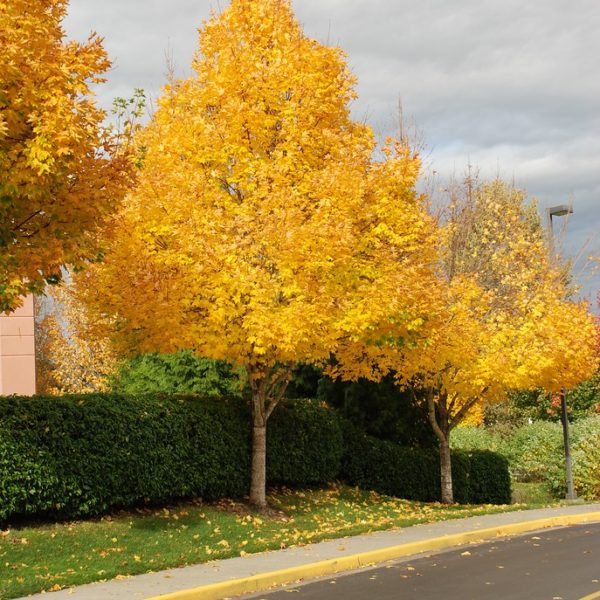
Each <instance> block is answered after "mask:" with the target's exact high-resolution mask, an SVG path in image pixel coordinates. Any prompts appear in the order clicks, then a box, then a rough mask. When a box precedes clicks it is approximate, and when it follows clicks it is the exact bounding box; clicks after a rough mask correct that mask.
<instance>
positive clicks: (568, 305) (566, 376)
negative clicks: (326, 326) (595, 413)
mask: <svg viewBox="0 0 600 600" xmlns="http://www.w3.org/2000/svg"><path fill="white" fill-rule="evenodd" d="M439 240H440V245H439V256H440V262H439V264H438V269H437V282H436V284H435V285H433V286H432V287H431V289H430V293H431V294H434V295H435V296H436V302H435V304H434V305H432V306H434V307H435V312H434V313H432V315H431V317H430V326H429V327H428V329H427V339H426V340H424V343H422V344H420V345H414V344H405V343H400V344H397V345H395V346H394V345H393V344H387V345H382V344H379V345H378V344H371V345H369V346H367V347H365V348H364V350H363V352H362V353H361V352H360V351H359V350H358V349H357V348H353V347H348V346H347V347H345V348H342V350H341V351H338V355H337V356H338V360H339V363H338V365H337V366H336V368H335V369H334V370H333V371H334V373H335V374H338V375H341V376H343V377H353V373H354V372H355V370H356V369H355V366H354V364H353V361H354V360H356V358H357V357H359V360H361V361H363V363H366V364H363V368H364V369H365V370H367V371H368V370H371V371H372V372H373V373H376V372H379V374H380V375H384V374H386V373H388V372H390V371H392V372H394V373H396V378H397V381H398V384H399V385H401V386H402V387H407V388H411V389H412V390H413V392H414V397H415V401H416V402H419V401H423V402H426V403H427V406H428V414H429V421H430V423H431V425H432V427H433V430H434V432H435V434H436V437H437V438H438V442H439V447H440V473H441V491H442V501H444V502H447V503H451V502H453V498H454V497H453V490H452V471H451V455H450V434H451V432H452V430H453V429H454V428H455V427H456V426H457V425H459V424H461V423H463V422H464V421H465V419H467V418H468V417H469V416H470V415H472V414H473V411H477V410H480V409H481V407H482V406H484V405H485V404H486V403H490V402H497V401H500V400H502V399H504V398H505V397H506V394H507V393H508V392H509V391H511V390H526V389H536V388H543V389H546V390H548V391H557V390H559V389H562V388H570V387H573V386H574V385H576V384H577V383H579V382H581V381H583V380H585V379H587V378H588V377H590V376H591V375H592V374H593V373H594V371H595V369H596V368H597V364H598V362H597V355H596V352H595V335H596V331H595V325H594V319H593V317H592V315H591V314H590V312H589V310H588V307H587V305H586V304H585V303H578V302H574V301H572V300H570V290H569V289H568V287H567V285H566V284H565V270H564V268H560V267H557V266H555V265H554V261H552V260H551V258H550V256H549V252H548V245H547V240H546V236H545V233H544V231H543V229H542V227H541V225H540V219H539V215H538V213H537V208H536V206H535V204H529V203H527V201H526V196H525V194H524V193H523V192H522V191H520V190H518V189H515V188H513V187H511V186H509V185H507V184H505V183H504V182H502V181H500V180H495V181H491V182H488V183H483V184H477V183H474V182H473V181H471V180H467V182H466V184H465V186H464V187H463V188H453V189H452V191H451V197H450V202H449V205H448V207H447V210H446V211H445V213H444V214H443V215H442V217H441V218H440V237H439ZM360 343H362V342H359V344H360Z"/></svg>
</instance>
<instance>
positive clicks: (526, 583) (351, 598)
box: [244, 524, 600, 600]
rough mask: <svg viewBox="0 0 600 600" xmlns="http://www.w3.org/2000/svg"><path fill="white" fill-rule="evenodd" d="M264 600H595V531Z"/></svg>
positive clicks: (599, 529)
mask: <svg viewBox="0 0 600 600" xmlns="http://www.w3.org/2000/svg"><path fill="white" fill-rule="evenodd" d="M244 598H246V599H250V598H255V599H261V598H264V600H283V599H285V600H417V599H418V600H584V599H585V600H592V599H595V598H598V599H599V600H600V524H592V525H577V526H572V527H563V528H560V529H553V530H545V531H541V532H536V533H530V534H527V535H525V536H520V537H515V538H508V539H504V540H497V541H494V542H491V543H486V544H482V545H477V546H474V545H471V546H468V547H461V548H460V549H458V550H452V551H448V552H443V553H439V554H435V555H432V556H428V557H422V558H416V559H414V560H411V561H407V560H406V559H403V560H402V561H401V562H400V561H399V562H390V563H386V564H384V565H381V566H379V567H376V568H371V569H362V570H360V571H354V572H352V573H349V574H344V575H337V576H335V577H331V578H327V579H322V580H318V581H316V582H313V583H308V584H304V585H296V586H294V585H288V586H287V587H286V588H284V589H280V590H276V591H272V592H262V593H259V594H253V595H249V596H244Z"/></svg>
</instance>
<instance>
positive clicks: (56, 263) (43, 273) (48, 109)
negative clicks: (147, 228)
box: [0, 0, 133, 311]
mask: <svg viewBox="0 0 600 600" xmlns="http://www.w3.org/2000/svg"><path fill="white" fill-rule="evenodd" d="M66 10H67V0H35V1H34V2H32V1H31V0H0V310H3V311H7V310H12V309H14V308H16V307H17V306H18V305H19V304H20V302H21V300H20V298H21V296H22V295H25V294H27V293H30V292H35V293H40V292H42V291H43V289H44V285H45V283H46V282H47V281H56V280H57V279H60V275H61V271H60V268H61V266H62V265H65V264H70V265H79V264H81V263H82V261H83V260H84V259H87V258H90V257H93V256H94V255H95V253H96V245H95V243H94V239H93V236H91V235H90V233H91V232H94V231H96V230H97V229H98V227H99V226H100V225H101V224H102V223H103V221H104V220H105V218H106V217H107V216H108V215H109V214H110V213H111V211H112V210H113V208H114V207H115V205H116V203H117V202H118V200H119V199H121V198H122V196H123V194H124V192H125V189H126V187H127V185H128V184H129V183H130V178H131V174H132V172H133V165H132V162H131V157H130V153H131V148H129V147H128V145H127V143H126V141H127V138H128V134H129V131H127V127H125V128H124V129H123V130H121V131H120V132H117V131H114V130H111V129H110V128H106V127H104V126H103V125H102V123H103V121H104V118H105V114H104V112H103V111H102V110H100V109H99V108H98V107H97V106H96V105H95V103H94V99H93V93H92V91H91V86H92V85H95V84H97V83H99V82H102V81H103V79H102V75H103V73H105V72H106V71H107V70H108V68H109V67H110V62H109V60H108V58H107V56H106V53H105V51H104V49H103V48H102V40H101V38H99V37H98V36H97V35H95V34H92V35H91V36H90V37H89V39H88V40H87V41H86V42H85V43H78V42H74V41H71V42H67V41H65V40H64V31H63V29H62V27H61V21H62V19H63V18H64V16H65V14H66Z"/></svg>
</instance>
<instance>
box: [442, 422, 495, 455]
mask: <svg viewBox="0 0 600 600" xmlns="http://www.w3.org/2000/svg"><path fill="white" fill-rule="evenodd" d="M503 445H504V442H503V439H502V438H501V437H500V436H499V435H498V434H495V433H492V432H491V431H489V430H488V429H486V428H485V427H470V426H469V427H457V428H456V429H453V430H452V433H451V435H450V446H451V447H452V448H453V449H456V450H492V451H494V452H501V451H502V450H503Z"/></svg>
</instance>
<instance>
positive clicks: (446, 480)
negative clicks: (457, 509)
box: [440, 438, 454, 504]
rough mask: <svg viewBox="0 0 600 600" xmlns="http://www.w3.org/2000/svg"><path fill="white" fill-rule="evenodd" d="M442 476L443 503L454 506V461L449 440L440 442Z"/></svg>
mask: <svg viewBox="0 0 600 600" xmlns="http://www.w3.org/2000/svg"><path fill="white" fill-rule="evenodd" d="M440 474H441V481H442V502H443V503H444V504H453V503H454V492H453V490H452V459H451V458H450V442H449V440H448V438H446V439H445V440H444V441H441V440H440Z"/></svg>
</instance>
